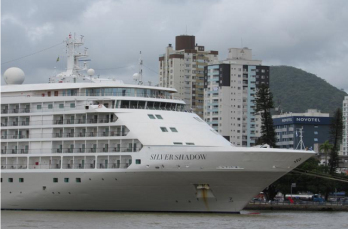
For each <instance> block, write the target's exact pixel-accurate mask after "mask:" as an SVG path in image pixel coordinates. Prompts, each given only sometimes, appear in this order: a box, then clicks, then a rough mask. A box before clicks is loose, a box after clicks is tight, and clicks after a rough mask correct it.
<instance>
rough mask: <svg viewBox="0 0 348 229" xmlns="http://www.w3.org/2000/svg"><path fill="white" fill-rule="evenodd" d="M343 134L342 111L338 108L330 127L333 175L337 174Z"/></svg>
mask: <svg viewBox="0 0 348 229" xmlns="http://www.w3.org/2000/svg"><path fill="white" fill-rule="evenodd" d="M342 132H343V121H342V110H341V109H340V108H337V110H336V111H335V114H334V116H333V119H332V122H331V126H330V140H331V143H332V145H333V146H332V150H331V153H330V160H329V165H330V174H331V175H333V174H335V173H336V169H337V168H338V151H339V147H340V143H341V140H342Z"/></svg>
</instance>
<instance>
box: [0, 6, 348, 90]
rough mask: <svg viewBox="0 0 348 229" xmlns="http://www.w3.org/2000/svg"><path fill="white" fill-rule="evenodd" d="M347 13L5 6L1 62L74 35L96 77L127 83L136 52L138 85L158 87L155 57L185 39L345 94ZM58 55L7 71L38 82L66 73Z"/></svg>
mask: <svg viewBox="0 0 348 229" xmlns="http://www.w3.org/2000/svg"><path fill="white" fill-rule="evenodd" d="M19 3H20V4H19ZM346 12H348V2H347V1H344V0H336V1H335V4H332V2H329V1H325V0H301V1H300V0H294V1H285V0H283V1H279V0H264V1H257V0H236V1H229V0H220V1H213V0H211V1H210V0H205V1H199V0H191V1H190V0H181V1H159V0H152V1H150V0H149V1H140V0H139V1H136V0H127V1H126V0H118V1H114V0H87V1H84V0H74V1H70V0H60V1H58V0H52V1H44V0H35V1H33V0H32V1H29V0H28V1H20V0H3V1H2V37H1V38H2V61H3V62H4V61H5V60H8V59H14V58H16V57H20V56H23V55H25V54H28V53H33V52H35V51H38V50H41V49H44V48H47V47H50V46H52V45H53V44H56V43H58V42H60V41H62V40H63V39H64V38H65V37H67V35H68V34H69V33H70V32H71V33H73V34H74V32H76V35H79V34H82V35H84V36H85V41H86V43H85V45H86V46H87V47H88V48H89V52H90V58H91V59H92V61H91V63H90V66H91V67H93V68H95V69H104V70H98V71H99V72H97V71H96V74H100V75H101V76H104V75H105V76H110V75H115V76H117V77H118V78H120V79H123V80H125V81H127V82H131V81H132V75H133V73H134V72H135V71H137V67H129V66H137V62H138V58H139V51H142V54H143V59H144V65H145V66H146V67H145V66H144V81H152V82H158V75H157V74H156V73H155V72H157V70H158V56H159V55H160V54H162V53H164V52H165V47H166V46H167V45H168V44H169V43H171V44H173V45H174V43H175V42H174V41H175V36H177V35H180V34H185V33H188V34H192V35H195V36H196V42H197V43H198V44H200V45H204V46H205V47H206V49H207V50H217V51H219V54H220V55H219V57H220V59H225V58H226V56H227V49H228V48H231V47H241V46H248V47H249V48H252V49H253V55H254V58H255V59H261V60H263V63H264V64H266V65H280V64H281V65H291V66H294V67H300V68H302V69H304V70H306V71H309V72H312V73H315V74H317V75H318V76H319V77H321V78H324V79H326V80H327V81H328V82H329V83H331V84H333V85H334V86H336V87H338V88H342V87H343V88H344V89H345V90H346V91H348V80H347V78H348V77H347V73H346V66H345V65H346V63H347V59H348V45H347V41H346V38H347V37H348V30H347V29H346V27H347V26H346V24H347V22H348V14H347V13H346ZM186 31H187V32H186ZM64 53H65V51H64V46H62V47H57V48H53V49H50V50H47V51H45V52H42V53H40V54H37V55H35V56H33V57H30V58H26V59H23V60H20V61H18V62H15V63H13V64H16V66H18V67H22V68H23V70H24V71H25V73H26V74H27V75H28V76H29V78H30V79H28V81H26V82H39V79H40V80H41V78H40V77H39V74H43V72H42V71H41V72H38V70H36V69H42V68H46V69H53V68H54V67H55V66H56V67H57V69H59V70H64V63H63V59H62V61H61V63H58V64H57V63H56V62H55V60H56V58H57V56H58V55H59V56H63V55H64ZM58 65H59V66H58ZM7 67H10V66H8V65H4V66H2V68H3V69H2V72H3V71H4V70H6V68H7ZM150 69H151V70H150ZM48 72H49V71H48ZM44 82H47V81H44Z"/></svg>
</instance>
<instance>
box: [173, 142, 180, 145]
mask: <svg viewBox="0 0 348 229" xmlns="http://www.w3.org/2000/svg"><path fill="white" fill-rule="evenodd" d="M173 144H174V145H182V142H173Z"/></svg>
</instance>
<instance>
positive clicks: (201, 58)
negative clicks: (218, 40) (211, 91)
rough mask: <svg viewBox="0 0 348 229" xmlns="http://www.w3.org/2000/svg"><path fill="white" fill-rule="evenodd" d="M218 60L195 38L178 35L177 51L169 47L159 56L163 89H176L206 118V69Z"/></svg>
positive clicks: (182, 97) (191, 106)
mask: <svg viewBox="0 0 348 229" xmlns="http://www.w3.org/2000/svg"><path fill="white" fill-rule="evenodd" d="M217 60H218V52H217V51H206V50H205V47H204V46H202V45H198V44H197V43H196V41H195V36H189V35H180V36H176V38H175V49H174V48H173V46H172V44H169V45H168V46H167V48H166V51H165V53H164V54H162V55H160V57H159V86H161V87H169V88H175V89H176V90H177V93H176V94H175V96H176V97H177V98H179V99H182V100H184V101H185V102H186V104H187V106H188V107H190V109H192V110H193V111H194V112H195V113H196V114H198V115H199V116H200V117H201V118H203V106H204V105H203V103H204V67H205V66H207V65H208V64H209V63H211V62H213V61H217Z"/></svg>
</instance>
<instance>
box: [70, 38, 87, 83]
mask: <svg viewBox="0 0 348 229" xmlns="http://www.w3.org/2000/svg"><path fill="white" fill-rule="evenodd" d="M83 44H84V42H83V36H82V35H81V36H80V40H79V41H78V40H77V39H75V36H74V38H73V37H72V36H71V34H69V37H68V38H67V39H66V53H67V70H66V72H65V74H64V75H65V77H69V76H70V77H74V78H76V77H77V76H79V75H80V74H79V71H80V70H87V66H86V63H85V64H84V66H83V68H81V67H80V66H79V63H78V61H79V59H80V58H82V57H87V56H88V54H87V48H85V50H84V52H83V53H81V52H79V51H78V49H79V47H80V46H81V45H83Z"/></svg>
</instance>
